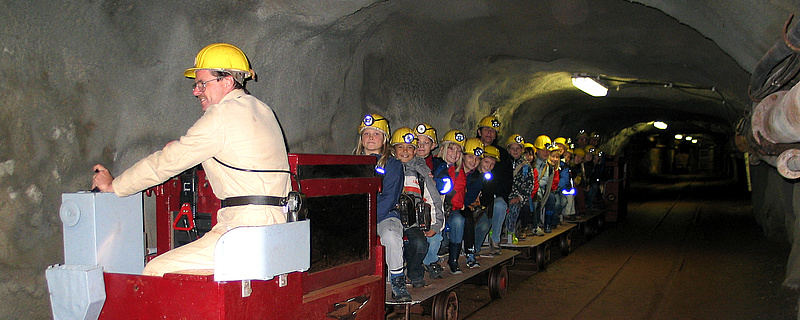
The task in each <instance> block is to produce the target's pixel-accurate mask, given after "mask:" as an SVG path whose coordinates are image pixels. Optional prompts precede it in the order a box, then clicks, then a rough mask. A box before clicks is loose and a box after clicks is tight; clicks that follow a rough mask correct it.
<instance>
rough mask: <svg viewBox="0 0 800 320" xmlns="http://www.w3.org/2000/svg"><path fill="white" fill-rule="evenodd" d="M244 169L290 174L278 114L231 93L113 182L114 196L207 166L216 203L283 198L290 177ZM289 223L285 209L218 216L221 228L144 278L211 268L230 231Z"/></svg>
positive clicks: (227, 211) (246, 209)
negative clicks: (243, 198) (260, 197)
mask: <svg viewBox="0 0 800 320" xmlns="http://www.w3.org/2000/svg"><path fill="white" fill-rule="evenodd" d="M212 157H216V158H217V159H219V160H220V161H222V162H223V163H225V164H227V165H230V166H233V167H236V168H242V169H255V170H289V161H288V157H287V155H286V146H285V145H284V140H283V134H282V133H281V129H280V126H279V125H278V121H277V119H275V114H274V113H273V112H272V109H270V108H269V107H268V106H267V105H266V104H264V103H263V102H261V101H259V100H258V99H256V98H255V97H253V96H251V95H249V94H246V93H244V91H243V90H240V89H239V90H233V91H232V92H230V93H228V94H227V95H226V96H225V97H224V98H222V101H220V103H218V104H216V105H212V106H210V107H209V108H208V109H207V110H206V112H205V114H203V116H202V117H201V118H200V119H199V120H197V122H196V123H195V124H194V125H193V126H192V127H191V128H189V131H188V132H187V133H186V135H184V136H183V137H181V138H180V140H178V141H174V142H172V143H171V144H169V145H167V146H166V147H164V149H162V150H161V151H158V152H156V153H153V154H151V155H150V156H148V157H146V158H144V159H142V160H141V161H139V162H138V163H136V164H135V165H133V167H131V168H129V169H128V170H125V172H123V173H122V174H121V175H119V176H118V177H117V178H116V179H114V181H113V187H114V192H115V193H116V194H117V195H119V196H128V195H131V194H134V193H136V192H139V191H142V190H144V189H146V188H148V187H151V186H154V185H157V184H160V183H162V182H164V181H166V180H167V179H169V178H171V177H173V176H175V175H177V174H179V173H181V172H183V171H184V170H186V169H189V168H191V167H193V166H195V165H197V164H198V163H201V162H202V164H203V169H204V170H205V173H206V177H207V178H208V180H209V182H210V183H211V188H212V189H213V190H214V194H215V195H216V196H217V198H220V199H225V198H229V197H236V196H252V195H263V196H276V197H285V196H286V195H287V193H288V192H289V190H290V188H291V186H290V179H289V174H288V173H254V172H243V171H238V170H234V169H230V168H227V167H224V166H222V165H221V164H219V163H218V162H217V161H215V160H214V159H212ZM284 222H286V217H285V215H284V212H283V208H282V207H276V206H264V205H246V206H236V207H227V208H223V209H220V210H219V211H218V212H217V224H216V225H215V226H214V228H213V229H212V230H211V231H209V232H208V233H206V234H205V235H204V236H203V237H201V238H200V239H198V240H197V241H194V242H191V243H189V244H186V245H184V246H182V247H179V248H176V249H174V250H171V251H169V252H167V253H165V254H163V255H161V256H159V257H157V258H156V259H153V260H152V261H150V262H149V263H148V264H147V266H146V267H145V269H144V274H145V275H158V276H160V275H163V274H164V273H170V272H176V271H179V270H188V269H213V268H214V248H215V246H216V243H217V240H218V239H219V237H220V236H222V234H223V233H225V232H226V231H228V230H230V229H232V228H234V227H238V226H263V225H269V224H275V223H284Z"/></svg>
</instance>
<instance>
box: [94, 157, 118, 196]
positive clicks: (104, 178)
mask: <svg viewBox="0 0 800 320" xmlns="http://www.w3.org/2000/svg"><path fill="white" fill-rule="evenodd" d="M92 169H94V176H92V191H100V192H114V186H113V185H111V181H114V177H112V176H111V172H109V171H108V169H106V167H104V166H103V165H100V164H96V165H94V167H93V168H92Z"/></svg>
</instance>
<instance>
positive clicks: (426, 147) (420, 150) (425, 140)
mask: <svg viewBox="0 0 800 320" xmlns="http://www.w3.org/2000/svg"><path fill="white" fill-rule="evenodd" d="M414 131H416V134H417V138H418V139H419V143H418V144H417V157H420V158H423V159H425V163H426V164H427V165H428V168H430V169H431V170H433V150H436V147H438V146H439V145H438V144H437V143H436V142H437V140H436V139H437V138H436V129H434V128H433V127H432V126H431V125H429V124H427V123H420V124H418V125H417V126H416V127H415V129H414Z"/></svg>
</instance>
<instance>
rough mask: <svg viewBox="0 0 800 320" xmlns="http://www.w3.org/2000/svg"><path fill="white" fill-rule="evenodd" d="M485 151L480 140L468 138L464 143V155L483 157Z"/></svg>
mask: <svg viewBox="0 0 800 320" xmlns="http://www.w3.org/2000/svg"><path fill="white" fill-rule="evenodd" d="M484 152H485V150H484V149H483V142H482V141H481V139H480V138H469V139H467V141H465V142H464V153H466V154H472V155H476V156H478V157H483V154H484Z"/></svg>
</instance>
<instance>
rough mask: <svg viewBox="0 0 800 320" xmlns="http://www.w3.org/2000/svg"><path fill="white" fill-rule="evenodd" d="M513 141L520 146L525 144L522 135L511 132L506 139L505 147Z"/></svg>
mask: <svg viewBox="0 0 800 320" xmlns="http://www.w3.org/2000/svg"><path fill="white" fill-rule="evenodd" d="M515 143H516V144H519V146H520V147H521V146H523V145H524V144H525V139H523V138H522V136H521V135H519V134H516V133H515V134H512V135H511V136H510V137H508V140H506V147H508V146H510V145H512V144H515Z"/></svg>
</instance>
